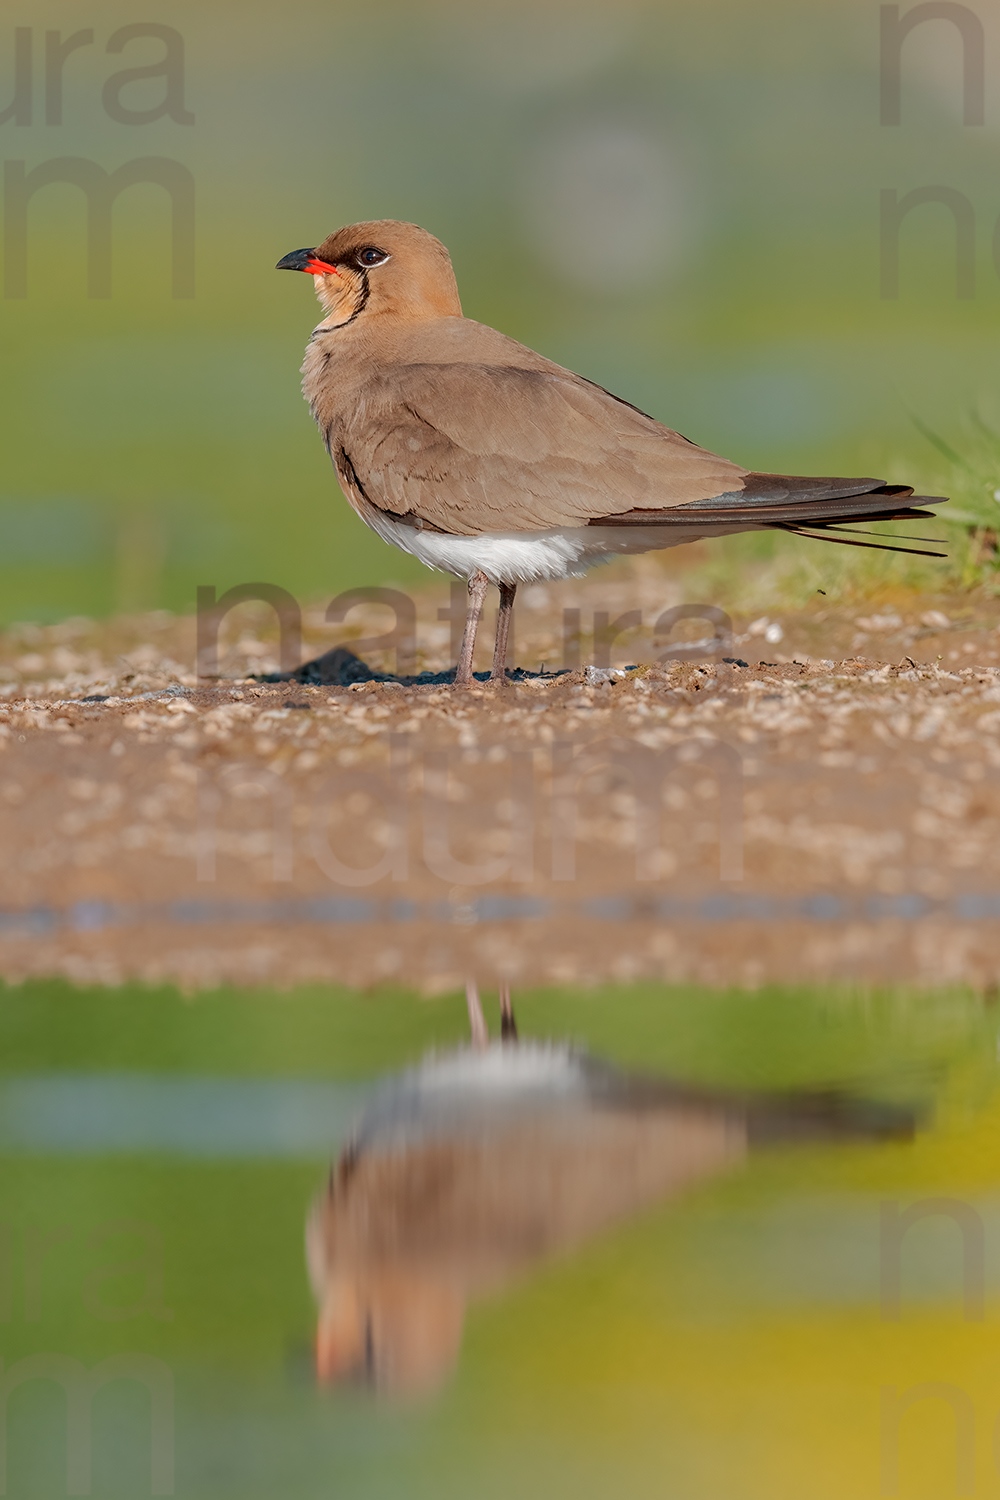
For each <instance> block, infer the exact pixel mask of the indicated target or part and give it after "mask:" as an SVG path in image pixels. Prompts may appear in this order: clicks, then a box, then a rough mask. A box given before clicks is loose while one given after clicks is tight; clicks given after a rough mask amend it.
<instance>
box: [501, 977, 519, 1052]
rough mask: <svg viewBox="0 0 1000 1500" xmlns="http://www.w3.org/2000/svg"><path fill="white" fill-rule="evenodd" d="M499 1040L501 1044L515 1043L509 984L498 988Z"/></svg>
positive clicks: (514, 1023) (514, 1022) (515, 1032)
mask: <svg viewBox="0 0 1000 1500" xmlns="http://www.w3.org/2000/svg"><path fill="white" fill-rule="evenodd" d="M500 1040H501V1041H502V1042H516V1041H517V1022H516V1021H515V1020H514V1007H513V1005H512V1004H511V1001H510V985H509V984H502V985H501V986H500Z"/></svg>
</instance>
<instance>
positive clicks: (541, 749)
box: [0, 577, 1000, 990]
mask: <svg viewBox="0 0 1000 1500" xmlns="http://www.w3.org/2000/svg"><path fill="white" fill-rule="evenodd" d="M654 585H655V586H654ZM644 590H645V592H644ZM647 594H648V595H649V598H647V597H646V595H647ZM637 599H638V601H639V602H638V603H636V601H637ZM441 602H442V596H441V592H440V590H439V591H438V594H437V595H434V596H428V598H427V599H421V600H418V632H417V637H418V647H419V649H418V651H417V653H416V657H415V659H413V660H411V661H409V662H408V663H407V665H408V666H411V667H416V669H417V670H421V669H427V670H434V669H435V668H440V667H442V666H444V665H445V664H446V662H447V660H448V653H449V634H450V631H451V626H450V625H449V623H448V622H444V623H443V624H442V623H440V622H438V621H437V620H436V611H437V608H438V607H439V606H440V604H441ZM674 602H676V601H674ZM557 603H558V609H559V611H562V610H564V609H569V610H573V609H577V608H579V609H581V619H582V622H583V624H584V625H585V626H586V629H584V630H582V631H581V636H582V639H578V640H577V641H576V642H575V644H574V643H573V642H572V641H571V646H572V649H577V647H578V648H579V650H580V651H581V654H582V656H583V659H584V660H587V658H588V656H590V655H591V654H592V643H591V640H590V631H591V625H592V621H591V615H590V613H589V611H593V610H604V611H605V613H606V615H607V616H608V617H609V618H610V619H612V620H613V619H614V618H615V617H616V615H617V614H621V613H622V612H624V611H625V610H626V608H639V609H640V610H641V612H642V616H643V620H644V622H645V624H644V628H645V642H644V641H643V634H642V629H633V630H632V633H631V636H628V635H626V636H624V637H623V638H622V640H621V641H620V642H619V643H618V644H617V646H616V647H615V648H614V650H613V651H612V652H611V653H610V654H611V660H612V662H614V661H616V660H620V661H622V662H627V661H628V660H632V661H635V660H639V661H642V660H646V661H648V660H650V659H651V657H652V656H653V650H652V646H651V633H650V629H649V626H650V624H651V622H652V620H653V619H654V618H656V615H657V613H658V612H659V611H660V610H662V609H663V608H668V607H670V604H671V600H670V599H669V597H668V598H667V601H666V603H664V585H663V580H662V578H661V579H659V580H652V581H650V580H648V579H647V580H643V579H642V578H641V577H640V578H639V580H638V582H637V581H636V579H635V578H633V579H631V580H625V581H624V582H622V581H614V580H612V581H610V582H608V583H607V584H604V585H602V586H601V587H600V588H599V587H597V586H596V585H595V584H594V583H589V584H588V585H587V588H586V592H582V591H581V592H580V593H578V594H577V595H575V596H574V595H567V594H566V593H565V592H561V593H560V594H559V596H558V601H557ZM525 605H526V607H525V608H524V610H523V611H522V617H521V618H520V619H519V621H518V625H519V629H520V635H521V639H520V642H519V645H518V660H519V662H521V663H524V664H527V663H529V662H536V663H537V664H541V662H543V661H547V662H548V663H549V664H550V665H552V664H554V663H556V662H558V661H559V660H560V659H561V657H560V651H561V649H562V642H563V637H564V636H571V635H572V632H571V631H568V630H567V621H566V617H565V615H562V614H559V615H557V614H556V603H555V594H554V591H553V592H552V594H551V595H550V593H549V592H547V591H545V590H538V591H534V597H532V595H531V594H530V593H529V597H528V599H527V600H526V601H525ZM254 609H255V607H254V606H244V607H243V613H242V618H241V619H240V620H239V621H238V622H237V625H238V628H237V629H235V630H234V631H233V632H232V633H231V635H230V636H229V638H228V640H226V641H224V644H223V650H222V652H221V655H220V658H219V670H220V672H221V673H223V674H225V675H224V677H223V678H221V679H220V680H214V681H206V680H204V679H203V678H202V679H199V678H198V676H197V675H196V674H195V651H194V644H195V641H194V625H193V622H192V621H191V620H190V619H188V620H184V619H177V618H174V617H171V616H167V615H164V614H160V615H155V616H146V617H143V618H140V619H132V620H120V621H114V622H111V623H110V624H108V625H104V626H96V625H93V624H92V623H90V622H87V621H67V622H63V623H62V624H60V625H55V626H51V627H46V628H42V627H35V626H31V627H15V628H14V629H13V630H12V631H10V632H8V634H7V635H6V637H5V638H4V639H3V640H2V641H0V680H3V686H2V688H0V693H2V695H3V697H2V698H0V837H2V838H3V844H4V848H5V849H7V850H8V851H12V855H11V856H9V857H8V858H7V859H6V860H5V861H4V864H3V869H2V872H0V882H2V890H0V972H2V973H3V974H4V975H5V976H6V977H7V978H9V979H13V980H17V979H21V978H24V977H26V976H29V975H43V974H64V975H68V976H70V977H72V978H73V979H75V980H77V981H79V982H102V983H114V982H118V981H120V980H122V979H125V978H141V979H145V980H148V981H150V982H154V981H161V980H167V979H169V980H174V981H177V982H179V983H180V984H182V985H184V986H186V987H189V988H197V987H201V986H205V985H211V984H217V983H222V982H252V983H258V982H259V983H263V982H266V983H269V984H291V983H294V982H298V981H300V980H306V979H337V980H339V981H342V982H347V983H351V984H356V985H359V986H367V985H371V984H375V983H378V982H380V981H386V980H391V981H393V982H397V983H400V982H402V983H407V984H411V985H414V986H416V987H418V988H422V989H426V990H438V989H443V988H451V987H453V986H455V985H457V984H460V983H461V982H462V981H463V980H464V978H466V977H467V976H469V975H473V974H474V975H476V976H477V977H478V978H479V979H480V980H481V981H482V982H483V983H484V984H489V983H491V982H495V981H496V980H497V979H498V978H500V977H504V978H509V979H510V980H511V981H513V982H514V983H515V984H524V983H528V982H531V983H540V982H563V983H565V982H580V981H584V982H585V981H588V980H593V981H596V980H600V979H606V978H617V979H627V978H635V977H639V976H642V975H655V976H659V977H663V978H669V979H696V980H699V981H704V982H710V983H738V984H743V985H755V984H759V983H762V982H765V981H768V980H772V979H783V980H799V979H802V980H813V979H820V978H824V979H825V978H835V977H841V978H844V979H848V980H856V981H861V982H881V981H895V980H916V981H919V982H922V983H950V982H969V983H973V984H975V985H977V986H979V987H981V988H983V989H990V988H992V986H993V985H994V984H995V983H996V982H997V981H998V978H1000V634H998V629H997V627H998V623H1000V607H998V606H997V604H996V603H995V601H992V600H981V599H975V600H971V599H970V598H968V597H963V598H959V599H955V600H946V599H942V600H935V601H931V602H928V601H926V600H921V601H918V602H916V603H911V604H907V603H906V601H903V603H902V604H897V605H894V606H888V605H884V606H882V607H880V608H877V609H876V608H866V609H864V610H859V611H848V610H844V609H842V608H840V609H836V610H835V609H833V608H830V609H826V608H825V607H824V606H823V605H822V604H820V605H819V606H818V607H817V608H816V609H814V610H811V611H807V612H803V613H800V614H797V615H786V616H782V617H781V618H777V617H775V618H769V619H757V620H743V621H740V620H736V621H734V622H733V630H732V635H731V636H726V639H725V644H724V646H723V648H722V650H723V651H724V653H725V654H726V655H730V653H731V657H730V660H728V661H723V660H721V659H720V657H719V655H718V654H717V655H715V656H714V657H713V658H712V659H710V660H703V661H701V662H700V663H699V662H698V661H696V660H685V661H668V662H661V663H658V664H655V665H653V666H642V667H639V668H638V669H637V670H633V671H624V670H622V668H621V667H614V666H613V667H612V668H611V669H610V670H609V669H607V668H605V667H602V668H598V669H595V668H593V667H590V668H589V669H586V668H585V669H583V670H576V671H573V672H571V673H568V674H566V675H561V676H551V675H550V676H546V677H542V678H535V679H528V680H526V681H524V682H521V683H518V684H517V685H515V686H509V687H507V688H505V689H503V690H498V689H494V688H489V687H479V688H475V689H473V690H471V691H469V692H467V693H456V692H455V691H454V690H453V689H452V688H450V687H448V686H418V687H403V686H398V685H395V684H384V683H365V684H356V685H354V686H351V687H317V686H309V685H303V684H301V683H298V682H281V683H274V684H267V683H262V682H257V681H252V680H248V679H246V678H245V677H244V676H243V675H242V674H245V673H246V672H247V671H248V670H253V671H254V672H257V673H261V672H266V671H269V670H273V669H275V668H276V667H277V666H278V664H279V663H278V658H277V651H276V641H275V640H274V639H273V638H271V637H269V636H268V634H267V629H266V628H265V627H266V624H267V621H266V616H264V615H262V614H260V613H255V612H254ZM584 611H587V613H584ZM386 619H387V616H386V613H385V611H384V609H382V610H381V611H380V609H379V608H378V607H377V606H375V605H366V606H364V607H363V608H362V609H360V610H357V611H355V613H354V615H353V616H352V632H351V635H352V636H353V638H354V639H355V640H357V639H359V638H361V639H370V637H371V635H372V634H373V633H374V634H375V635H377V634H378V633H379V631H380V630H384V629H385V622H386ZM569 624H570V625H571V626H572V625H574V624H575V620H574V617H572V616H570V620H569ZM598 624H599V625H600V622H599V621H598ZM682 628H683V629H684V630H686V631H687V632H688V636H689V637H690V635H691V634H692V633H697V632H698V631H699V630H701V631H702V632H703V631H704V629H705V625H704V620H702V621H701V622H700V623H699V621H697V620H695V621H686V622H682V624H681V625H680V626H678V627H677V634H678V635H679V634H680V632H681V629H682ZM335 638H336V639H340V640H345V639H350V636H349V635H348V634H347V633H346V632H344V631H343V630H341V631H340V632H339V634H336V633H335V632H333V631H331V628H330V627H329V626H325V625H324V623H323V619H322V612H319V611H317V612H313V613H312V614H310V613H309V612H306V616H305V621H304V645H303V648H302V650H303V654H305V655H309V654H313V653H315V652H317V651H322V650H325V649H327V648H328V647H329V646H330V645H331V644H332V641H333V639H335ZM675 638H676V637H675ZM704 651H705V648H704V647H703V648H702V653H701V654H702V655H704ZM821 653H822V654H821ZM364 654H365V655H366V657H368V658H369V659H371V660H373V661H375V662H376V663H377V664H378V665H380V666H382V667H388V666H390V665H391V662H390V661H389V660H388V659H387V658H386V657H385V654H384V652H383V653H382V655H381V656H380V654H379V652H378V651H377V650H375V651H367V650H366V651H365V653H364ZM599 654H600V653H599ZM695 654H697V652H696V653H695ZM602 659H604V658H603V657H602ZM4 679H5V680H4Z"/></svg>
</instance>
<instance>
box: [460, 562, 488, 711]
mask: <svg viewBox="0 0 1000 1500" xmlns="http://www.w3.org/2000/svg"><path fill="white" fill-rule="evenodd" d="M488 585H489V579H488V578H487V577H486V574H485V573H482V572H480V571H479V569H478V568H477V569H476V571H475V572H474V573H470V574H469V608H468V611H467V613H466V616H465V631H464V634H463V635H462V649H461V651H460V652H459V654H458V666H457V667H456V669H455V686H456V687H469V686H470V684H471V683H472V681H473V677H472V658H473V655H474V653H475V650H476V631H477V630H478V629H479V617H480V615H481V614H482V612H483V600H484V599H485V598H486V589H487V587H488Z"/></svg>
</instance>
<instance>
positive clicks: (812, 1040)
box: [0, 983, 1000, 1500]
mask: <svg viewBox="0 0 1000 1500" xmlns="http://www.w3.org/2000/svg"><path fill="white" fill-rule="evenodd" d="M482 998H483V1005H484V1010H485V1014H486V1021H487V1024H488V1026H489V1029H490V1031H491V1033H492V1040H491V1042H490V1045H489V1046H488V1047H487V1048H485V1049H483V1048H473V1047H472V1046H471V1045H470V1040H469V1037H470V1030H469V1017H468V1012H467V1005H466V998H465V996H463V995H455V994H452V995H446V996H441V997H437V998H426V997H422V996H419V995H417V994H411V993H407V992H406V991H404V990H401V989H395V990H388V989H386V990H379V991H375V992H373V993H371V994H368V995H360V994H356V993H352V992H349V991H346V990H343V989H338V988H336V987H334V986H330V987H328V988H326V987H314V988H311V989H299V990H295V991H292V992H289V993H274V992H271V993H264V992H260V991H256V992H236V991H232V990H219V991H214V992H211V993H208V994H202V995H199V996H197V997H195V998H190V997H185V996H183V995H181V994H179V993H177V992H174V991H171V990H166V989H164V990H159V991H156V990H140V989H122V990H115V991H100V990H74V989H72V988H70V987H69V986H68V985H63V984H61V983H46V984H33V985H29V986H25V987H24V988H21V989H7V990H4V991H3V992H0V1070H2V1072H0V1153H2V1157H0V1160H2V1165H0V1183H2V1208H0V1339H2V1343H0V1349H2V1353H3V1360H4V1363H3V1380H4V1386H3V1389H4V1392H5V1394H6V1454H5V1461H6V1493H7V1494H8V1495H11V1496H16V1497H20V1496H24V1497H28V1496H32V1497H43V1496H44V1497H48V1496H55V1495H61V1494H67V1493H68V1494H93V1495H95V1496H107V1497H118V1496H121V1497H125V1496H129V1497H131V1496H137V1495H144V1494H150V1493H153V1494H170V1493H173V1494H176V1495H178V1496H183V1497H191V1500H195V1497H198V1500H201V1497H205V1500H208V1497H223V1496H226V1497H228V1496H241V1497H243V1496H255V1495H262V1496H263V1495H267V1496H271V1495H281V1496H300V1495H301V1496H313V1495H324V1496H326V1495H334V1496H350V1497H355V1496H356V1497H359V1500H367V1497H381V1496H400V1495H407V1496H409V1495H413V1496H423V1495H434V1496H452V1495H454V1496H463V1497H464V1496H467V1495H470V1494H476V1495H483V1496H494V1495H496V1496H500V1495H503V1496H510V1495H512V1494H517V1495H519V1496H535V1495H538V1496H542V1495H545V1496H550V1495H563V1494H567V1495H568V1494H572V1495H574V1496H587V1497H589V1496H605V1495H608V1494H609V1493H612V1492H614V1493H616V1494H621V1495H625V1496H636V1497H645V1496H670V1497H673V1496H677V1497H695V1500H700V1497H706V1500H707V1497H712V1500H715V1497H718V1496H729V1497H743V1496H747V1497H756V1496H762V1497H763V1496H768V1497H785V1496H788V1497H793V1496H795V1497H798V1496H802V1495H809V1496H812V1497H822V1500H825V1497H827V1496H829V1497H831V1500H833V1497H837V1500H841V1497H843V1496H845V1495H852V1496H869V1495H871V1496H877V1495H880V1494H899V1495H902V1496H905V1497H908V1496H913V1497H918V1496H935V1497H941V1496H946V1495H950V1494H953V1493H964V1492H967V1493H973V1486H974V1487H975V1488H974V1492H975V1493H976V1494H983V1495H988V1494H994V1493H998V1492H1000V1473H998V1469H997V1466H996V1465H997V1462H998V1459H1000V1454H998V1455H997V1456H996V1457H995V1456H994V1451H993V1443H992V1438H993V1427H994V1423H995V1422H996V1421H997V1419H998V1415H1000V1380H998V1377H997V1369H998V1365H997V1356H996V1337H995V1331H994V1319H995V1317H996V1311H995V1310H996V1305H997V1294H998V1290H1000V1288H998V1279H1000V1278H998V1254H1000V1192H998V1188H997V1183H998V1167H1000V1137H998V1133H997V1124H998V1121H1000V1108H998V1101H997V1094H996V1087H995V1084H996V1072H997V1031H998V1015H997V1012H996V1011H995V1010H994V1009H993V1008H992V1007H991V997H989V996H987V997H985V998H984V997H983V996H981V995H975V994H973V993H972V992H970V991H963V990H954V991H950V992H936V993H918V992H915V991H902V990H898V991H892V992H889V991H886V992H875V991H871V990H865V991H860V990H859V991H852V990H850V989H846V988H839V989H832V988H831V989H829V990H815V989H814V990H792V989H785V990H767V989H762V990H759V991H757V992H755V993H746V992H735V991H734V992H718V991H714V992H709V991H704V990H698V989H695V988H683V987H668V986H662V985H654V984H642V985H630V986H620V987H614V988H594V989H588V990H545V991H523V992H520V993H515V995H514V997H513V1001H514V1012H515V1017H516V1025H517V1037H516V1038H514V1037H512V1036H508V1037H507V1039H505V1040H504V1041H503V1042H501V1040H500V1025H499V1012H498V1007H497V997H496V996H495V995H494V994H488V993H487V994H484V995H483V997H482ZM0 1492H2V1490H0Z"/></svg>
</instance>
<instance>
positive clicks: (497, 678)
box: [276, 219, 945, 687]
mask: <svg viewBox="0 0 1000 1500" xmlns="http://www.w3.org/2000/svg"><path fill="white" fill-rule="evenodd" d="M276 269H278V270H289V271H301V272H305V273H307V274H308V275H311V276H312V277H313V285H314V289H315V292H316V294H317V296H318V298H319V301H320V304H321V306H322V308H323V312H324V316H323V318H322V320H321V321H320V323H319V324H318V326H317V327H316V328H315V329H314V330H313V333H312V334H311V336H310V338H309V342H308V345H307V347H306V354H305V360H304V363H303V365H302V377H303V379H302V389H303V394H304V395H305V398H306V400H307V401H308V403H309V406H310V408H311V410H312V413H313V416H314V418H315V420H316V423H317V425H318V426H319V429H320V432H321V433H322V435H323V440H324V442H325V444H326V447H327V450H328V451H329V454H330V457H331V459H332V460H333V463H334V466H335V469H336V472H337V476H338V478H339V481H340V484H341V487H342V489H343V491H344V494H345V496H346V497H347V500H348V501H349V503H350V504H351V505H352V506H353V508H354V510H355V511H356V512H357V513H358V515H359V516H360V517H361V519H362V520H363V521H365V522H366V523H367V525H368V526H370V527H371V528H372V530H373V531H375V532H377V533H378V535H379V536H380V537H382V538H383V540H385V541H387V542H391V543H392V544H393V545H395V546H396V547H399V548H401V549H402V550H403V551H404V552H408V553H410V554H411V555H412V556H414V557H416V558H419V560H420V561H421V562H423V563H425V564H426V565H427V566H428V567H430V568H435V569H439V570H442V571H444V572H447V573H451V574H452V575H454V576H457V577H459V578H465V579H466V580H467V588H468V601H467V611H466V619H465V628H464V632H463V636H462V644H461V648H460V651H459V659H458V664H457V667H456V671H455V678H454V681H455V683H456V685H458V686H464V687H468V686H470V685H471V684H472V683H473V681H474V674H473V653H474V650H475V644H476V634H477V630H478V627H479V622H480V617H481V615H482V610H483V603H484V600H485V597H486V592H487V589H488V587H489V585H490V584H491V583H492V584H495V585H496V586H497V588H498V589H499V594H500V605H499V612H498V616H497V627H496V639H495V646H494V652H493V664H492V671H491V674H490V675H491V681H493V682H497V683H503V682H505V681H506V674H507V654H508V643H509V631H510V622H511V616H512V612H513V608H514V599H515V595H516V591H517V588H518V585H519V584H522V583H528V582H532V581H536V580H558V579H564V578H571V577H578V576H580V575H581V574H583V573H584V572H586V570H587V569H588V568H590V567H592V566H593V565H594V564H595V563H600V562H606V561H609V560H610V559H611V558H613V557H617V556H621V555H623V554H630V553H637V552H647V551H652V550H656V549H660V548H666V547H675V546H678V545H680V544H681V543H685V542H693V541H697V540H700V539H702V538H706V537H717V536H726V535H731V534H733V533H735V532H743V531H757V530H769V529H777V530H782V531H791V532H796V533H798V534H800V535H810V536H814V537H817V538H822V539H825V540H827V541H839V542H841V543H844V544H846V545H851V546H874V547H888V550H892V551H898V550H903V551H906V550H910V551H912V550H916V549H907V548H898V547H894V546H891V545H889V544H887V543H881V542H873V541H863V540H858V539H857V537H856V536H849V535H841V534H839V530H838V529H839V528H843V527H844V525H845V523H848V522H855V521H889V520H896V519H898V518H902V517H906V518H911V517H915V516H926V515H933V512H927V511H925V510H923V509H921V508H920V507H922V506H923V505H927V504H938V503H941V502H942V501H943V500H944V498H945V497H943V496H923V495H920V496H918V495H914V492H913V487H912V486H910V485H902V484H886V483H884V482H883V481H882V480H879V479H871V478H867V479H842V478H841V479H838V478H818V477H808V476H806V477H801V476H791V475H783V474H765V473H757V472H755V471H752V470H749V469H745V468H742V467H741V466H740V465H739V464H736V463H733V462H731V461H730V460H728V459H726V458H721V457H719V456H718V455H717V454H715V453H711V452H709V451H708V450H707V449H706V448H702V447H699V446H698V445H697V444H696V443H694V442H692V441H691V440H690V439H688V438H685V437H683V436H681V434H680V433H678V432H675V431H673V429H671V428H669V427H666V426H664V425H663V424H662V423H660V422H658V421H657V420H656V419H655V418H654V417H652V416H650V415H648V414H647V413H646V412H643V411H641V410H640V409H639V408H638V407H636V406H633V405H632V403H631V402H629V401H625V400H623V399H621V398H620V397H618V396H615V395H613V394H612V393H611V392H609V391H607V390H605V389H604V388H603V387H602V386H600V385H597V384H595V383H594V382H593V381H591V380H587V379H586V378H585V377H584V376H582V375H577V374H574V373H573V371H571V370H568V369H565V368H564V367H563V366H561V365H558V364H556V363H554V362H553V361H552V360H550V359H546V358H545V357H544V356H543V355H541V354H537V353H535V351H534V350H532V349H529V348H528V347H527V346H526V345H524V344H521V343H518V342H517V340H516V339H513V338H509V337H508V336H507V335H506V334H503V333H501V332H498V331H497V330H496V329H494V328H490V327H489V326H487V325H486V324H483V323H478V322H475V321H474V320H473V319H471V318H466V317H465V316H464V315H463V313H462V304H461V301H460V299H459V292H458V284H457V282H456V279H455V272H454V269H453V267H452V262H451V256H450V255H449V253H448V251H447V249H446V248H445V246H444V245H443V244H442V243H441V241H440V240H439V239H437V238H436V237H435V236H434V235H433V234H431V233H430V232H429V231H428V230H426V229H422V228H420V226H419V225H416V224H409V223H403V222H401V221H398V220H394V219H374V220H368V221H365V222H362V223H358V224H350V225H347V226H346V227H344V228H342V229H338V230H335V231H334V232H333V233H332V234H330V235H328V236H327V238H326V239H324V240H323V241H322V242H321V243H320V244H319V245H317V246H315V247H314V248H312V249H300V250H292V251H290V252H289V253H288V254H287V255H284V256H282V258H281V259H280V260H279V261H278V263H277V267H276ZM609 269H612V268H609ZM862 535H867V533H862ZM913 540H921V539H920V538H913ZM929 555H931V556H938V555H941V554H938V553H931V554H929Z"/></svg>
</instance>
